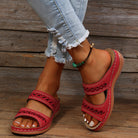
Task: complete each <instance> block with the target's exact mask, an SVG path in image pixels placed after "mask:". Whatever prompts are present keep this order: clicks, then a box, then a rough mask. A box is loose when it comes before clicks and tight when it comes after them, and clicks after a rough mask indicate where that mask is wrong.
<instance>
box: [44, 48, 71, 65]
mask: <svg viewBox="0 0 138 138" xmlns="http://www.w3.org/2000/svg"><path fill="white" fill-rule="evenodd" d="M45 55H46V57H54V59H55V62H57V63H62V64H66V63H69V62H71V61H72V57H71V56H68V57H67V58H65V57H62V58H59V57H57V56H56V55H54V54H53V53H52V52H51V53H50V52H47V50H45Z"/></svg>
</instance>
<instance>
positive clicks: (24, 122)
mask: <svg viewBox="0 0 138 138" xmlns="http://www.w3.org/2000/svg"><path fill="white" fill-rule="evenodd" d="M63 67H64V64H61V63H57V62H55V60H54V58H53V57H50V58H47V61H46V64H45V67H44V69H43V71H42V73H41V75H40V77H39V80H38V83H37V86H36V88H35V89H36V90H40V91H43V92H46V93H48V94H50V95H52V96H53V97H55V98H57V91H58V89H59V85H60V76H61V72H62V69H63ZM26 107H27V108H30V109H34V110H37V111H39V112H41V113H44V114H45V115H47V116H49V117H50V116H51V114H52V111H51V110H50V109H49V108H48V107H46V106H45V105H43V104H42V103H40V102H37V101H35V100H29V101H28V103H27V105H26ZM13 125H15V126H17V127H21V128H31V127H37V126H38V124H37V122H36V121H35V120H33V119H31V118H28V117H19V118H17V119H15V120H14V122H13Z"/></svg>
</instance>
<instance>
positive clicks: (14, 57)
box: [0, 52, 138, 72]
mask: <svg viewBox="0 0 138 138" xmlns="http://www.w3.org/2000/svg"><path fill="white" fill-rule="evenodd" d="M45 62H46V55H45V54H44V53H19V52H18V53H16V52H0V66H3V67H4V66H6V67H44V65H45ZM64 68H65V69H72V70H77V69H76V68H73V67H72V62H70V63H67V64H65V66H64ZM122 72H138V59H129V58H125V62H124V66H123V70H122Z"/></svg>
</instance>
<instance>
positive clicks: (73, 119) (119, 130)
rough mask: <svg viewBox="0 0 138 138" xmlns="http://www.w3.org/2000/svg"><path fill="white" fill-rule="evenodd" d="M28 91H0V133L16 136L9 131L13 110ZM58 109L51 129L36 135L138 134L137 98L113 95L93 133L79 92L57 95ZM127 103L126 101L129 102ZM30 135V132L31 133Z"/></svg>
mask: <svg viewBox="0 0 138 138" xmlns="http://www.w3.org/2000/svg"><path fill="white" fill-rule="evenodd" d="M28 95H29V92H26V93H25V92H22V93H18V92H10V93H7V92H4V91H3V92H1V93H0V97H1V100H0V104H1V106H0V110H1V112H0V122H1V123H0V137H1V138H4V137H6V138H15V137H20V136H15V135H13V134H12V133H11V132H10V125H11V123H12V120H13V118H14V116H15V114H16V113H17V112H18V110H19V109H20V108H21V107H24V106H25V103H26V98H27V97H28ZM59 97H60V99H61V111H60V114H59V115H58V117H56V118H55V120H54V122H53V125H52V127H51V129H50V130H49V131H48V132H46V133H44V134H43V135H38V136H35V137H36V138H44V137H48V138H55V137H56V138H61V137H63V138H78V137H79V138H91V137H93V138H99V137H100V138H111V137H112V138H124V137H125V138H130V137H133V138H137V137H138V132H137V129H138V121H137V120H138V116H137V114H138V112H137V110H136V109H137V108H138V101H137V100H134V99H133V100H131V99H124V98H118V99H115V105H114V110H113V112H112V115H111V117H110V119H109V120H108V122H107V124H106V125H105V126H104V128H103V129H102V131H100V132H98V133H95V132H91V131H89V130H87V129H86V128H85V126H84V124H83V117H82V113H81V103H82V96H71V95H66V96H64V95H59ZM128 103H129V104H128ZM31 138H33V136H32V137H31Z"/></svg>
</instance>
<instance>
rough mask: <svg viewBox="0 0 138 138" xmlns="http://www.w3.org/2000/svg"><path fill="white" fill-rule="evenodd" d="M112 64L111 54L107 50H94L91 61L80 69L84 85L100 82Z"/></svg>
mask: <svg viewBox="0 0 138 138" xmlns="http://www.w3.org/2000/svg"><path fill="white" fill-rule="evenodd" d="M110 64H111V57H110V54H109V53H108V52H107V51H106V50H100V49H95V48H94V49H93V52H92V54H91V56H90V57H89V60H88V61H87V62H86V63H85V64H84V65H82V67H80V68H79V70H80V73H81V76H82V79H83V82H84V83H95V82H97V81H99V80H100V79H101V78H102V77H103V76H104V74H105V72H106V71H107V70H108V68H109V66H110Z"/></svg>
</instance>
